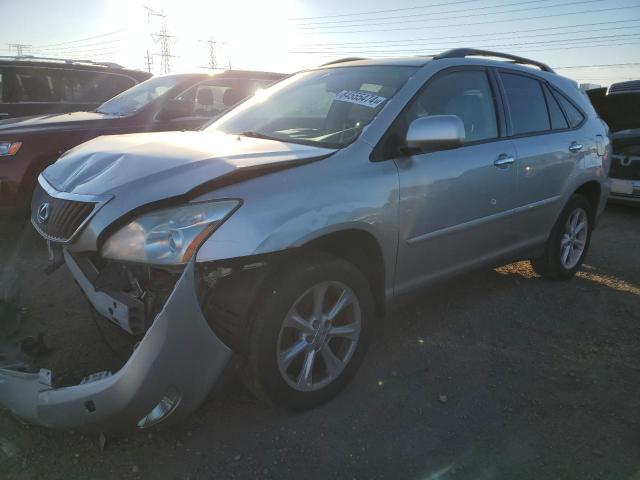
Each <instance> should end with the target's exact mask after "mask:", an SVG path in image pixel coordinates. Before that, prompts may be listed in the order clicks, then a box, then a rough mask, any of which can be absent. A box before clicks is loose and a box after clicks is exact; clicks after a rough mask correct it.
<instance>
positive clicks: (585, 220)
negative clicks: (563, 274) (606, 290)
mask: <svg viewBox="0 0 640 480" xmlns="http://www.w3.org/2000/svg"><path fill="white" fill-rule="evenodd" d="M588 227H589V217H588V216H587V212H585V211H584V209H582V208H576V209H575V210H574V211H573V212H571V215H569V218H567V221H566V223H565V226H564V233H563V234H562V236H561V237H560V261H561V262H562V266H563V267H564V268H566V269H567V270H570V269H572V268H573V267H575V266H576V265H577V264H578V262H579V261H580V259H581V258H582V254H583V253H584V250H585V248H586V245H587V235H588V233H589V229H588Z"/></svg>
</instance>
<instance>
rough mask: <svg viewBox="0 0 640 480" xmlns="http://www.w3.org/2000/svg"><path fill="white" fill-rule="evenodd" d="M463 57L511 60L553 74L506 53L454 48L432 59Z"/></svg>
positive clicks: (540, 64) (537, 63)
mask: <svg viewBox="0 0 640 480" xmlns="http://www.w3.org/2000/svg"><path fill="white" fill-rule="evenodd" d="M464 57H495V58H504V59H506V60H511V61H512V62H513V63H518V64H520V65H533V66H535V67H538V68H539V69H540V70H542V71H543V72H549V73H555V72H554V71H553V69H552V68H551V67H550V66H549V65H547V64H546V63H542V62H537V61H535V60H530V59H528V58H524V57H518V56H517V55H510V54H508V53H500V52H492V51H489V50H478V49H475V48H454V49H453V50H447V51H446V52H444V53H441V54H439V55H436V56H435V57H433V59H434V60H439V59H441V58H464Z"/></svg>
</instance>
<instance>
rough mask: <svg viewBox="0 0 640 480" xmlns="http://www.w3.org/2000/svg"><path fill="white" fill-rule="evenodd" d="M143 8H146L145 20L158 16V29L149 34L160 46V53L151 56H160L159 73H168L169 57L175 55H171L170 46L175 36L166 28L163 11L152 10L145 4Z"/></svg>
mask: <svg viewBox="0 0 640 480" xmlns="http://www.w3.org/2000/svg"><path fill="white" fill-rule="evenodd" d="M144 8H145V9H146V10H147V22H149V21H150V20H151V17H159V18H160V22H161V23H160V31H159V32H157V33H152V34H151V38H152V39H153V41H154V42H156V44H158V45H159V46H160V53H154V54H153V56H157V57H160V71H161V73H170V72H171V58H173V57H174V56H175V55H171V46H172V45H173V43H174V42H175V37H174V36H173V35H169V30H168V29H167V15H166V14H165V13H164V12H161V11H160V12H159V11H156V10H153V9H152V8H149V7H147V6H144Z"/></svg>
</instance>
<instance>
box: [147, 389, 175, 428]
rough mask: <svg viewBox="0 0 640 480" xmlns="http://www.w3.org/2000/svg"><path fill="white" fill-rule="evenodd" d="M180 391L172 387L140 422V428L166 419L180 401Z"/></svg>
mask: <svg viewBox="0 0 640 480" xmlns="http://www.w3.org/2000/svg"><path fill="white" fill-rule="evenodd" d="M180 398H181V395H180V392H179V391H178V390H176V389H175V388H173V387H170V388H169V389H168V390H167V392H166V393H165V394H164V397H162V400H160V403H158V404H157V405H156V406H155V407H153V409H152V410H151V411H150V412H149V413H148V414H147V415H146V416H145V417H143V418H142V419H141V420H140V421H139V422H138V428H149V427H150V426H152V425H155V424H156V423H159V422H161V421H162V420H164V419H166V418H167V417H168V416H169V415H170V414H171V412H173V411H174V410H175V409H176V407H177V406H178V404H179V403H180Z"/></svg>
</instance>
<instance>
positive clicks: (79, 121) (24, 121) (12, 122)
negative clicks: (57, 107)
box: [0, 112, 117, 134]
mask: <svg viewBox="0 0 640 480" xmlns="http://www.w3.org/2000/svg"><path fill="white" fill-rule="evenodd" d="M110 118H117V117H114V116H112V115H105V114H104V113H97V112H72V113H56V114H51V115H34V116H31V117H16V118H8V119H6V120H0V134H4V133H8V132H10V131H11V132H13V131H14V130H15V131H20V132H22V131H26V130H38V129H46V130H50V129H57V128H60V129H65V130H66V129H70V128H88V126H89V125H91V123H87V122H92V121H99V120H108V119H110Z"/></svg>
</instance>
